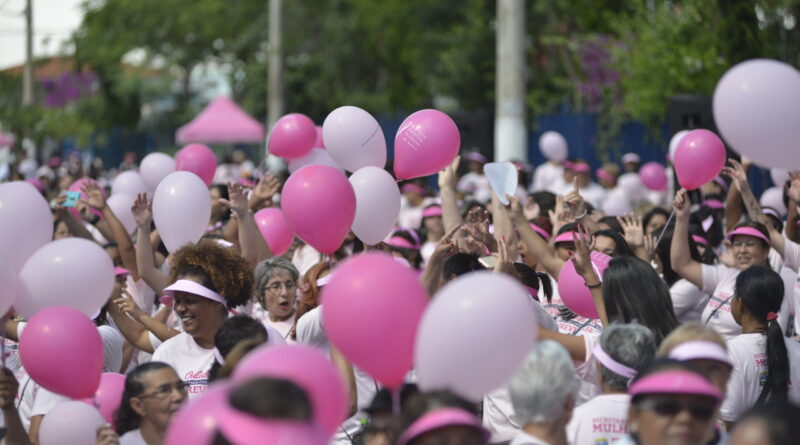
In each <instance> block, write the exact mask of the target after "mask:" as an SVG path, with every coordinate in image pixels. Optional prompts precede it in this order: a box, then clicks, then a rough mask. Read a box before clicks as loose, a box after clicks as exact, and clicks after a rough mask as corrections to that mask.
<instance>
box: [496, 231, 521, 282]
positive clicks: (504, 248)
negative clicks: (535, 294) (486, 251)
mask: <svg viewBox="0 0 800 445" xmlns="http://www.w3.org/2000/svg"><path fill="white" fill-rule="evenodd" d="M495 256H496V257H497V264H496V265H495V266H494V271H495V272H497V273H505V274H508V275H511V276H516V275H517V271H516V269H514V262H513V261H511V260H510V259H509V255H508V244H506V240H505V238H500V239H498V240H497V253H496V254H495Z"/></svg>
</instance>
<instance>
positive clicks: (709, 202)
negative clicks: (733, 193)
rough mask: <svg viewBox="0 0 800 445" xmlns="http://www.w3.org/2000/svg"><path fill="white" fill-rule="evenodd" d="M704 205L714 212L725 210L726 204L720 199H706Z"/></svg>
mask: <svg viewBox="0 0 800 445" xmlns="http://www.w3.org/2000/svg"><path fill="white" fill-rule="evenodd" d="M703 205H704V206H706V207H708V208H710V209H714V210H720V209H724V208H725V203H724V202H722V201H720V200H719V199H706V200H705V201H703Z"/></svg>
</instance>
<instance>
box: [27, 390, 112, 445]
mask: <svg viewBox="0 0 800 445" xmlns="http://www.w3.org/2000/svg"><path fill="white" fill-rule="evenodd" d="M104 423H105V420H104V419H103V416H102V415H101V414H100V413H99V412H98V411H97V409H95V408H94V407H92V406H88V405H86V404H85V403H82V402H78V401H75V400H70V401H66V402H61V403H59V404H57V405H56V406H55V407H54V408H53V409H52V410H50V412H48V413H47V415H46V416H44V419H42V426H41V428H40V429H39V443H40V444H41V445H86V444H93V443H95V442H96V438H97V428H99V427H101V426H102V425H103V424H104Z"/></svg>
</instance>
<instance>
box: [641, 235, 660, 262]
mask: <svg viewBox="0 0 800 445" xmlns="http://www.w3.org/2000/svg"><path fill="white" fill-rule="evenodd" d="M657 242H658V240H657V239H656V237H655V235H645V236H644V252H645V254H646V255H647V258H648V260H649V261H653V257H655V255H656V243H657Z"/></svg>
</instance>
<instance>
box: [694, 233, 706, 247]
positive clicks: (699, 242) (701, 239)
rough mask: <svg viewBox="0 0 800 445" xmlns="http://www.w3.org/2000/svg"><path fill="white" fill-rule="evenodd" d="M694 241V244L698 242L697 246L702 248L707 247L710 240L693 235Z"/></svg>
mask: <svg viewBox="0 0 800 445" xmlns="http://www.w3.org/2000/svg"><path fill="white" fill-rule="evenodd" d="M692 239H693V240H694V242H696V243H697V244H700V245H701V246H707V245H708V240H707V239H705V238H703V237H702V236H700V235H692Z"/></svg>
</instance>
